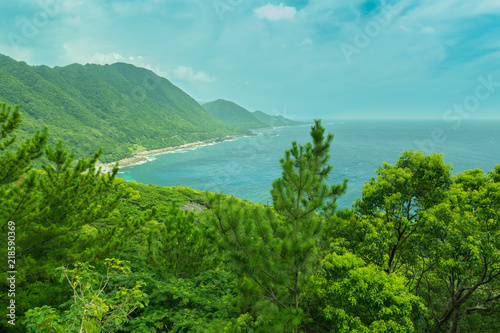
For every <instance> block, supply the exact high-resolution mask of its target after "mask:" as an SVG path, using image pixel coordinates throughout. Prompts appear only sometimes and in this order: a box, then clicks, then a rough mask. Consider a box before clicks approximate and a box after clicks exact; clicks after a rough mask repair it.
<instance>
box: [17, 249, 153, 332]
mask: <svg viewBox="0 0 500 333" xmlns="http://www.w3.org/2000/svg"><path fill="white" fill-rule="evenodd" d="M105 267H106V273H105V274H104V275H103V276H102V275H100V274H99V273H98V272H96V271H95V270H94V269H95V267H94V266H91V265H89V264H87V263H75V268H74V269H68V268H66V267H61V271H62V272H61V278H62V279H66V280H67V282H68V284H69V285H70V287H71V289H72V291H73V297H72V298H73V300H72V301H70V302H71V303H72V304H71V306H70V308H69V309H68V310H66V311H64V312H62V313H58V312H57V310H56V309H54V308H52V307H50V306H47V305H45V306H43V307H37V308H35V309H32V310H29V311H28V312H27V313H26V319H25V322H26V327H27V329H28V333H30V332H32V333H45V332H56V333H58V332H61V333H62V332H81V333H94V332H115V331H116V329H117V328H120V327H121V326H123V324H124V323H126V322H127V321H128V316H129V315H130V314H131V313H132V312H133V311H134V310H135V309H137V308H141V307H144V306H145V305H147V302H148V301H147V295H146V294H145V293H144V292H143V291H142V290H141V288H142V287H143V286H144V283H143V282H140V281H139V282H137V283H136V284H135V286H134V287H133V288H124V287H120V288H115V289H114V290H109V289H111V288H110V285H111V283H112V282H113V281H114V280H118V275H124V277H125V278H126V277H128V276H129V275H131V274H132V272H131V270H130V268H129V267H128V265H127V264H126V263H125V262H123V261H121V260H117V259H106V260H105Z"/></svg>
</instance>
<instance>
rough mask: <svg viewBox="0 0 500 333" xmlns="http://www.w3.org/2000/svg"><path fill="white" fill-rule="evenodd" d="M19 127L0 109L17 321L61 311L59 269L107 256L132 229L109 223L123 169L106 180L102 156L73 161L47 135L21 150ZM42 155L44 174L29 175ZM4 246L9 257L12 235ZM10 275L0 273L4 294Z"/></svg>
mask: <svg viewBox="0 0 500 333" xmlns="http://www.w3.org/2000/svg"><path fill="white" fill-rule="evenodd" d="M20 122H21V120H20V114H19V108H18V107H16V108H14V109H12V108H11V107H7V106H6V105H5V104H2V105H0V123H1V124H2V127H1V128H2V129H1V132H0V135H1V138H0V139H1V141H0V147H1V150H0V152H1V153H2V155H0V207H2V209H1V210H0V227H1V230H2V234H4V235H5V234H6V231H7V225H8V223H9V221H12V222H13V223H15V259H16V265H15V270H16V271H17V275H16V286H17V291H16V298H17V300H18V304H17V313H18V315H22V313H23V312H24V311H25V310H27V309H28V308H32V307H34V306H37V305H45V304H47V305H50V304H52V305H58V304H57V302H58V298H59V297H60V292H61V291H60V290H59V289H58V288H57V287H53V286H52V283H53V281H54V280H53V278H54V276H53V275H54V274H53V269H54V268H55V267H60V266H62V265H68V264H70V263H73V262H76V261H88V260H92V259H94V258H98V257H102V256H104V255H105V254H107V253H109V251H110V250H111V249H112V248H114V247H116V246H117V245H118V244H119V243H120V242H122V241H123V239H125V235H127V233H130V232H131V230H132V225H131V223H129V221H128V220H127V219H125V220H116V219H110V218H109V216H110V215H111V213H112V212H113V211H114V210H115V208H116V207H117V205H118V203H119V201H120V199H121V197H122V191H121V190H119V189H118V190H117V189H116V188H115V186H114V179H115V176H116V174H117V172H118V166H115V168H114V169H113V171H112V172H111V173H108V174H105V175H101V170H100V169H97V168H96V163H97V160H98V158H99V156H100V154H101V151H99V152H97V153H95V155H94V156H93V157H92V158H88V159H85V158H80V159H79V160H77V161H75V154H74V152H69V149H68V148H65V147H64V146H63V144H62V143H61V142H59V143H57V145H56V146H55V147H51V146H47V147H45V145H46V141H47V135H48V134H47V130H44V131H42V132H40V133H37V134H36V135H35V136H34V137H32V138H31V139H28V140H27V141H25V142H22V143H20V144H19V145H18V146H17V148H16V147H15V135H13V132H14V130H15V129H16V128H18V127H19V125H20ZM44 148H45V149H44ZM43 153H45V157H46V160H47V162H45V164H42V166H41V168H42V170H32V161H34V160H35V159H36V158H38V157H40V156H42V154H43ZM0 247H1V249H0V254H5V251H6V250H7V237H2V238H1V240H0ZM4 258H6V255H5V256H4ZM10 270H12V269H10ZM7 271H8V270H7V269H4V270H2V272H0V280H1V281H0V285H1V287H2V288H5V287H6V283H7V280H6V276H5V274H6V272H7ZM40 303H42V304H40Z"/></svg>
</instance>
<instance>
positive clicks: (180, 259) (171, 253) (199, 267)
mask: <svg viewBox="0 0 500 333" xmlns="http://www.w3.org/2000/svg"><path fill="white" fill-rule="evenodd" d="M197 224H198V223H196V214H195V213H194V212H193V211H190V212H187V211H185V210H182V209H180V208H178V207H177V206H176V204H175V201H174V202H172V206H171V208H170V210H169V214H168V217H167V218H166V219H165V221H164V223H163V225H161V226H160V228H158V229H157V230H155V229H153V228H152V229H150V231H149V236H148V239H147V242H148V257H149V259H150V260H151V261H152V262H153V265H154V266H155V267H157V268H158V269H160V271H161V274H162V275H163V276H164V277H166V276H173V277H174V278H179V277H193V276H197V275H199V274H200V273H202V272H203V271H205V270H207V269H208V268H209V267H210V266H211V264H212V262H211V261H212V260H213V258H214V254H215V253H216V252H217V249H215V248H214V247H213V246H212V243H209V240H208V239H207V238H206V237H205V235H204V230H205V227H204V225H197Z"/></svg>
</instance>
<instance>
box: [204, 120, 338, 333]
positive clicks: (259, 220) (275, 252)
mask: <svg viewBox="0 0 500 333" xmlns="http://www.w3.org/2000/svg"><path fill="white" fill-rule="evenodd" d="M311 137H312V138H313V144H311V143H307V144H306V145H304V146H302V145H301V146H299V145H298V144H297V143H296V142H292V148H291V149H290V150H287V151H286V153H285V157H284V158H283V159H281V160H280V164H281V167H282V169H283V172H282V177H281V178H279V179H277V180H275V181H274V182H273V188H272V190H271V194H272V196H273V204H274V207H273V209H271V208H269V207H268V208H264V207H258V206H256V207H254V208H251V209H248V208H245V207H244V206H242V205H241V204H240V203H239V202H238V201H237V200H236V199H235V198H230V199H229V200H227V201H223V200H222V198H221V196H220V195H218V196H215V197H212V198H210V203H211V206H212V211H213V215H212V218H211V222H212V224H213V226H214V227H215V228H216V229H217V230H218V231H219V233H220V236H221V246H222V247H223V248H224V249H225V250H227V251H228V256H229V258H230V260H231V262H232V263H233V266H232V267H233V270H234V272H235V273H236V274H237V275H238V276H239V277H240V278H242V286H244V287H246V288H247V293H253V294H254V295H255V294H257V295H262V299H264V301H260V302H259V303H258V304H257V308H261V311H260V314H261V318H263V321H266V322H267V323H268V324H269V325H270V327H271V329H273V330H275V331H287V330H293V331H294V332H298V330H299V327H300V326H301V322H302V321H303V319H304V308H303V304H302V303H303V300H304V298H305V290H306V289H307V286H308V285H309V283H310V277H311V276H312V273H313V269H314V267H315V265H316V264H317V263H318V261H319V245H318V243H319V238H320V235H321V233H322V229H323V225H324V224H323V221H324V220H325V212H326V211H328V212H333V211H334V210H335V207H336V199H337V198H338V197H339V196H340V195H341V194H342V193H344V191H345V189H346V187H347V185H346V182H347V181H346V180H344V183H343V184H339V185H330V186H329V185H327V184H326V183H325V179H326V178H327V177H328V175H329V173H330V171H331V166H329V165H328V164H327V161H328V158H329V156H328V151H329V147H330V143H331V141H332V139H333V135H332V134H329V135H328V136H327V137H326V138H325V136H324V128H323V127H322V126H321V122H320V121H319V120H317V121H315V125H314V126H313V127H312V128H311Z"/></svg>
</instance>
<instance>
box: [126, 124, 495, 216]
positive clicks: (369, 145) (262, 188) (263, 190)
mask: <svg viewBox="0 0 500 333" xmlns="http://www.w3.org/2000/svg"><path fill="white" fill-rule="evenodd" d="M323 125H324V126H325V128H326V129H327V131H329V132H332V133H333V134H334V135H335V138H334V140H333V143H332V149H331V151H330V155H331V158H330V164H331V165H332V166H333V171H332V173H331V176H330V179H329V182H330V183H339V182H341V181H342V180H343V179H344V178H347V179H349V182H348V190H347V193H346V194H345V195H344V196H342V197H341V198H340V199H339V201H338V203H339V206H340V207H350V206H351V205H352V203H353V202H354V201H355V200H356V198H357V197H361V194H362V187H363V184H364V183H365V182H366V181H368V180H369V179H370V178H371V177H373V176H375V170H376V169H377V168H378V166H379V165H381V164H382V163H383V162H388V163H390V164H394V163H395V162H396V161H397V159H398V157H399V155H400V154H401V153H402V152H403V151H405V150H409V149H411V148H413V149H415V150H419V149H420V150H422V151H423V152H424V153H426V154H430V153H433V152H437V153H439V154H443V155H444V161H445V163H452V165H453V173H454V174H456V173H458V172H462V171H464V170H467V169H474V168H479V169H482V170H484V171H489V170H491V169H493V168H494V167H495V165H496V164H500V158H499V152H500V120H467V121H465V120H464V121H462V122H460V123H458V122H454V123H448V122H445V121H443V120H342V121H340V120H339V121H332V122H328V121H323ZM309 131H310V125H307V126H295V127H282V128H275V129H269V130H259V131H256V132H257V133H259V134H261V135H260V136H254V137H244V138H238V139H236V140H233V141H225V142H222V143H218V144H214V145H208V146H202V147H198V148H196V149H190V150H179V151H176V152H172V153H168V154H163V155H157V156H155V158H154V160H153V161H151V162H148V163H145V164H141V165H136V166H130V167H124V168H123V169H122V170H121V171H120V174H119V176H120V177H122V178H124V179H126V180H135V181H137V182H139V183H144V184H154V185H159V186H187V187H191V188H194V189H198V190H206V189H208V190H209V191H212V192H222V193H224V194H227V195H234V196H236V197H238V198H241V199H247V200H251V201H253V202H256V203H263V204H266V203H268V202H269V203H270V204H271V203H272V199H271V195H270V192H269V190H270V189H271V183H272V181H273V179H276V178H278V177H280V176H281V168H280V165H279V159H280V158H282V157H283V156H284V152H285V150H286V149H289V148H290V147H291V142H292V141H293V140H296V141H297V142H298V143H299V144H305V143H306V142H309V141H310V136H309Z"/></svg>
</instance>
